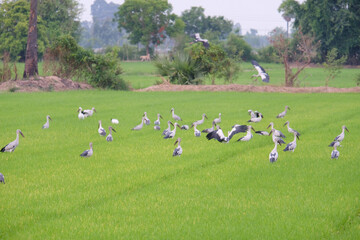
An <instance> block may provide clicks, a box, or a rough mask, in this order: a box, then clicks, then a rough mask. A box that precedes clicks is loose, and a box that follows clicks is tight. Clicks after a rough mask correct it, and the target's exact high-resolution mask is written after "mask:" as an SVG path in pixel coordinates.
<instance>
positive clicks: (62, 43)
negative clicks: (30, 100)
mask: <svg viewBox="0 0 360 240" xmlns="http://www.w3.org/2000/svg"><path fill="white" fill-rule="evenodd" d="M116 57H117V56H116V54H114V52H110V53H107V54H106V55H96V54H94V53H93V52H92V51H90V50H86V49H84V48H82V47H80V46H79V45H78V44H77V43H76V41H75V39H74V38H73V37H71V36H69V35H66V36H61V37H60V38H58V39H57V40H56V41H55V43H54V44H53V46H52V47H51V48H50V49H48V51H47V52H46V54H45V61H44V71H47V72H51V73H52V74H54V75H57V76H59V77H66V78H76V79H78V80H79V79H87V81H88V83H90V84H92V85H93V86H95V87H100V88H109V89H115V90H127V89H128V86H127V84H126V83H125V82H124V80H123V79H122V78H121V76H120V75H121V74H122V69H121V68H120V62H119V61H118V60H117V58H116Z"/></svg>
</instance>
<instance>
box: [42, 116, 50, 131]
mask: <svg viewBox="0 0 360 240" xmlns="http://www.w3.org/2000/svg"><path fill="white" fill-rule="evenodd" d="M49 119H50V120H51V121H52V119H51V117H50V116H49V115H47V116H46V123H45V124H44V125H43V126H42V128H43V129H44V128H49V126H50V123H49Z"/></svg>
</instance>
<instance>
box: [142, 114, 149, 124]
mask: <svg viewBox="0 0 360 240" xmlns="http://www.w3.org/2000/svg"><path fill="white" fill-rule="evenodd" d="M143 117H144V122H145V124H146V125H150V119H149V118H148V117H147V113H146V112H144V115H143Z"/></svg>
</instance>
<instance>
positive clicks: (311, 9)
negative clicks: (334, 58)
mask: <svg viewBox="0 0 360 240" xmlns="http://www.w3.org/2000/svg"><path fill="white" fill-rule="evenodd" d="M278 10H279V11H280V12H283V13H284V14H286V15H291V16H293V17H294V18H295V22H294V26H295V28H296V29H299V27H300V26H301V27H302V29H301V31H302V32H303V33H304V34H313V35H314V36H315V40H316V41H320V47H319V49H318V51H319V56H320V60H321V61H325V58H326V56H327V53H328V51H330V50H331V49H333V48H337V49H338V51H339V54H340V55H342V56H344V55H347V56H348V62H349V63H353V64H356V63H360V38H359V36H360V28H359V26H360V3H359V1H358V0H327V1H318V0H307V1H304V2H303V3H301V4H300V3H298V2H297V1H295V0H285V1H284V2H283V3H282V4H281V5H280V7H279V9H278Z"/></svg>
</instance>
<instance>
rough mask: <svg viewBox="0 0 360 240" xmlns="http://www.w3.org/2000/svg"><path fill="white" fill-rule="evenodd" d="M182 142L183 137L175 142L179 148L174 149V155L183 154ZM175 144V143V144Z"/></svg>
mask: <svg viewBox="0 0 360 240" xmlns="http://www.w3.org/2000/svg"><path fill="white" fill-rule="evenodd" d="M180 142H181V138H178V139H177V140H176V141H175V144H178V146H177V148H175V149H174V152H173V157H175V156H180V155H181V154H182V151H183V150H182V148H181V146H180ZM175 144H174V145H175Z"/></svg>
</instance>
